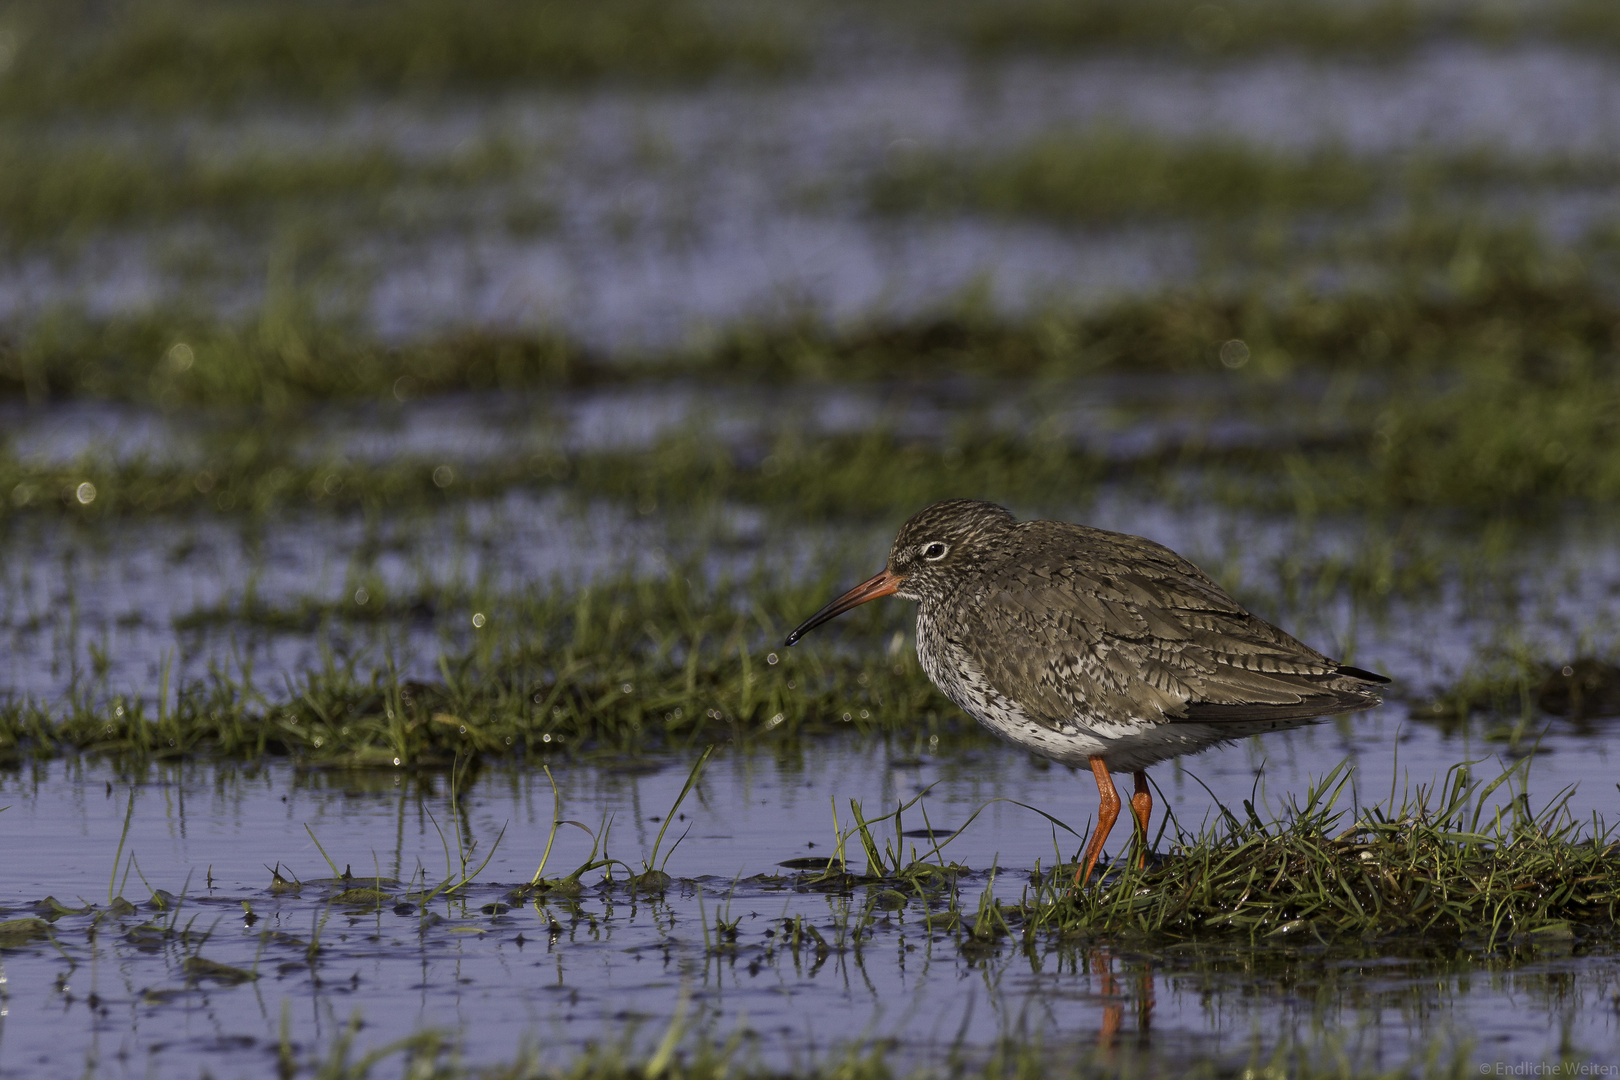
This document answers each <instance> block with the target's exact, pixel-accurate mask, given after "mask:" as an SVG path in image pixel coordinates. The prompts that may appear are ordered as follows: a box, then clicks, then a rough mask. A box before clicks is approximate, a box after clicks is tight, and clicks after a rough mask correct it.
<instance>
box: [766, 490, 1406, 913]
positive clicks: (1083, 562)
mask: <svg viewBox="0 0 1620 1080" xmlns="http://www.w3.org/2000/svg"><path fill="white" fill-rule="evenodd" d="M890 595H894V596H899V597H901V598H902V599H905V600H915V601H916V602H917V659H918V660H919V661H921V663H922V668H923V670H924V671H925V672H927V673H928V677H929V678H930V679H932V680H933V682H934V685H935V686H937V687H939V688H940V690H942V691H943V692H944V694H945V696H946V697H948V698H950V699H951V700H952V701H954V702H955V703H956V704H957V705H959V706H961V707H962V709H963V710H964V711H966V712H967V714H968V715H969V716H972V717H973V718H974V719H975V720H977V721H978V722H979V723H981V724H983V725H984V726H985V727H987V728H989V729H990V730H991V731H993V732H995V733H996V734H997V735H999V736H1001V737H1002V738H1003V739H1006V740H1007V741H1008V742H1011V743H1013V744H1014V745H1015V746H1020V747H1023V748H1024V749H1026V750H1030V751H1033V752H1034V753H1036V754H1040V755H1041V756H1043V757H1048V758H1051V759H1052V760H1054V761H1059V762H1062V763H1063V764H1065V765H1076V766H1077V765H1089V766H1090V768H1091V774H1092V776H1094V777H1095V778H1096V780H1097V793H1098V796H1099V799H1100V804H1099V806H1098V808H1097V826H1096V829H1095V830H1094V831H1093V832H1092V835H1091V842H1090V843H1089V844H1087V845H1086V854H1085V861H1084V863H1083V864H1082V866H1081V868H1080V870H1079V871H1078V872H1077V874H1076V875H1075V881H1076V882H1077V883H1084V882H1085V881H1086V879H1087V878H1089V877H1090V876H1091V871H1092V868H1093V867H1094V866H1095V865H1096V863H1097V857H1098V855H1100V854H1101V853H1102V848H1103V844H1104V843H1105V842H1106V841H1107V839H1108V834H1109V832H1111V831H1112V830H1113V827H1114V821H1115V819H1116V818H1118V816H1119V809H1120V800H1119V793H1118V792H1117V791H1115V789H1114V781H1113V778H1112V777H1111V776H1110V775H1109V773H1110V771H1119V772H1131V773H1134V774H1135V780H1136V792H1135V794H1134V796H1133V797H1132V798H1131V810H1132V812H1133V813H1134V814H1135V816H1136V820H1137V822H1138V823H1139V825H1140V827H1141V842H1142V848H1143V851H1144V853H1145V848H1146V840H1147V835H1148V832H1147V828H1148V819H1149V817H1150V816H1151V814H1152V812H1153V797H1152V795H1151V794H1150V792H1149V790H1148V783H1147V769H1148V767H1149V766H1151V765H1155V764H1157V763H1159V762H1161V761H1164V760H1165V759H1167V758H1172V757H1175V756H1177V755H1179V754H1192V753H1197V752H1199V751H1201V750H1205V749H1208V748H1209V747H1211V746H1215V745H1217V744H1219V743H1225V742H1230V741H1231V740H1233V739H1241V738H1245V737H1247V736H1249V735H1256V734H1259V733H1262V732H1268V731H1280V730H1284V729H1286V728H1291V727H1297V726H1299V725H1300V724H1304V723H1306V722H1308V721H1311V720H1314V719H1318V718H1320V717H1323V716H1329V715H1333V714H1337V713H1346V712H1354V711H1356V710H1358V709H1370V708H1372V707H1373V706H1375V705H1377V704H1379V700H1380V699H1379V696H1378V693H1377V691H1375V690H1374V689H1373V687H1374V686H1376V685H1378V684H1380V683H1387V682H1388V681H1389V680H1388V679H1386V678H1385V677H1384V676H1382V675H1378V674H1375V673H1374V672H1371V671H1363V670H1362V669H1361V668H1355V667H1350V666H1349V665H1346V664H1341V663H1339V662H1338V661H1336V660H1331V659H1329V658H1328V657H1326V656H1324V655H1322V654H1321V653H1319V652H1317V651H1316V650H1315V649H1313V648H1311V647H1310V646H1308V645H1305V644H1303V643H1301V642H1299V641H1296V640H1295V639H1294V638H1292V637H1290V636H1289V635H1287V634H1285V633H1283V632H1282V631H1281V630H1279V629H1277V628H1276V627H1275V626H1272V625H1271V624H1270V623H1268V622H1266V621H1265V620H1264V619H1260V618H1257V617H1256V616H1254V615H1251V614H1249V612H1247V611H1245V610H1244V609H1243V606H1242V605H1240V604H1239V603H1238V602H1237V601H1236V600H1233V599H1232V598H1231V597H1230V596H1228V595H1227V594H1226V592H1225V590H1223V589H1222V588H1221V587H1220V586H1219V585H1217V584H1215V582H1213V581H1211V580H1210V579H1209V577H1208V576H1207V575H1206V574H1205V573H1204V572H1203V571H1202V570H1199V569H1198V567H1196V566H1194V565H1193V564H1192V563H1190V562H1188V561H1187V560H1186V559H1183V558H1182V557H1181V556H1180V555H1177V554H1176V553H1175V552H1173V551H1171V550H1170V549H1169V548H1167V547H1165V546H1163V545H1162V544H1156V543H1154V542H1153V541H1151V540H1144V539H1143V538H1142V537H1140V536H1130V535H1128V534H1126V533H1117V532H1108V531H1106V530H1104V529H1093V528H1089V527H1088V526H1085V525H1070V524H1067V523H1065V522H1060V521H1022V522H1021V521H1018V520H1017V519H1015V518H1014V517H1013V515H1012V513H1011V512H1010V511H1008V510H1007V509H1005V508H1004V507H1000V506H997V505H995V504H994V503H988V502H978V501H975V500H972V499H952V500H950V501H948V502H941V503H935V504H934V505H932V506H929V507H927V508H925V509H924V510H922V511H921V512H920V513H918V514H917V515H916V516H915V517H913V518H912V519H911V520H910V521H908V522H906V523H905V524H904V525H902V526H901V527H900V534H899V535H898V536H896V537H895V540H894V546H893V547H892V548H890V549H889V561H888V564H887V565H886V566H885V567H884V568H883V572H882V573H880V574H877V575H875V576H874V577H871V578H869V579H867V580H866V581H863V582H861V583H860V584H859V585H857V586H855V587H854V588H853V589H850V590H849V591H848V592H846V593H844V594H843V595H842V596H839V597H838V598H837V599H835V600H833V601H832V602H831V603H830V604H828V605H827V606H826V607H824V608H822V609H821V610H820V611H818V612H816V613H815V614H814V615H812V616H810V617H809V618H808V619H806V620H805V621H804V622H803V623H802V624H800V626H799V627H798V628H797V629H795V630H794V631H793V632H792V633H791V634H789V635H788V637H787V644H788V645H792V644H794V643H795V642H796V641H798V640H799V639H800V638H801V637H803V636H804V635H805V634H806V633H808V632H809V631H810V630H812V629H814V628H815V627H817V626H820V625H821V624H822V623H824V622H826V621H827V620H828V619H831V618H834V617H835V616H838V615H841V614H843V613H844V612H846V611H848V610H849V609H850V608H853V607H855V606H857V605H859V604H864V603H866V602H867V601H868V600H876V599H877V598H878V597H880V596H890Z"/></svg>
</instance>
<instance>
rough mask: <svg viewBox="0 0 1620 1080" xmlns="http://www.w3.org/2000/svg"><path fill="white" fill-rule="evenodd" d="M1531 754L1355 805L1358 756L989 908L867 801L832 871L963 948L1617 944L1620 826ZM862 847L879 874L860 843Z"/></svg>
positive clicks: (988, 899) (1172, 827) (1061, 871)
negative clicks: (1544, 794)
mask: <svg viewBox="0 0 1620 1080" xmlns="http://www.w3.org/2000/svg"><path fill="white" fill-rule="evenodd" d="M1475 764H1477V763H1475ZM1527 764H1528V763H1527V762H1524V761H1521V762H1520V763H1519V764H1518V765H1516V766H1513V767H1512V768H1510V769H1508V770H1507V771H1505V772H1503V773H1501V774H1500V775H1499V776H1496V777H1495V779H1492V780H1490V781H1489V782H1486V781H1484V780H1482V779H1480V777H1479V776H1478V775H1476V774H1475V772H1474V771H1473V769H1472V766H1471V764H1469V763H1464V764H1460V765H1457V766H1454V767H1453V768H1452V769H1450V770H1449V771H1448V772H1447V774H1446V776H1445V778H1444V779H1443V780H1442V781H1440V782H1439V783H1438V784H1436V785H1434V786H1432V787H1425V786H1422V785H1419V786H1418V787H1417V788H1416V789H1415V790H1411V789H1409V790H1408V791H1407V792H1406V793H1405V794H1404V795H1402V796H1401V797H1400V799H1399V800H1398V801H1397V799H1396V797H1395V793H1394V792H1393V791H1392V792H1391V795H1390V799H1389V801H1388V802H1387V803H1378V804H1373V805H1371V806H1366V807H1352V806H1349V805H1346V804H1348V803H1350V802H1351V801H1352V799H1353V795H1354V790H1353V788H1351V786H1350V785H1351V780H1352V777H1353V773H1352V772H1351V771H1350V770H1349V766H1348V763H1344V764H1341V765H1339V766H1338V767H1337V768H1335V769H1333V770H1332V771H1331V772H1329V773H1328V774H1327V775H1326V776H1325V777H1323V778H1321V779H1320V780H1318V781H1316V782H1314V783H1313V784H1311V786H1310V787H1309V789H1308V790H1307V791H1306V792H1305V793H1304V795H1303V797H1291V799H1290V803H1289V805H1288V807H1287V809H1286V810H1285V812H1283V813H1281V814H1278V815H1275V816H1273V817H1272V818H1271V819H1270V820H1266V819H1264V818H1262V817H1261V816H1260V814H1259V813H1258V812H1257V811H1256V809H1255V807H1254V806H1253V804H1252V803H1251V802H1250V801H1249V800H1244V802H1243V806H1242V812H1241V814H1240V813H1237V812H1235V811H1234V810H1232V809H1228V808H1227V807H1224V806H1219V807H1218V809H1219V811H1220V814H1219V817H1218V818H1217V819H1216V820H1214V821H1212V822H1211V823H1209V824H1208V825H1206V826H1205V827H1204V828H1203V829H1201V830H1197V831H1188V830H1186V829H1184V828H1182V826H1180V825H1179V824H1177V823H1169V824H1168V825H1161V827H1160V828H1161V831H1165V830H1167V831H1168V833H1169V838H1168V840H1165V841H1163V843H1162V847H1161V848H1160V849H1159V853H1158V854H1156V855H1155V856H1154V857H1153V858H1151V859H1149V860H1148V862H1147V864H1146V866H1145V867H1139V866H1138V865H1137V857H1136V855H1135V854H1134V853H1133V852H1127V853H1126V855H1125V856H1124V857H1122V858H1120V859H1119V860H1118V861H1117V864H1116V865H1115V866H1114V867H1112V868H1111V869H1110V870H1109V871H1108V872H1107V873H1106V874H1103V875H1102V876H1101V877H1098V878H1094V879H1093V880H1092V881H1091V882H1090V883H1089V884H1088V885H1087V886H1086V887H1084V888H1079V889H1077V888H1075V887H1074V876H1075V871H1076V869H1077V868H1076V866H1075V865H1072V864H1069V863H1067V862H1064V861H1062V860H1061V858H1060V859H1059V861H1058V862H1057V863H1056V864H1055V865H1054V866H1053V867H1052V868H1051V869H1050V870H1048V871H1045V872H1042V871H1040V870H1039V868H1037V870H1036V872H1035V873H1034V874H1032V875H1030V876H1029V877H1028V878H1027V879H1025V880H1027V881H1028V884H1027V885H1026V886H1025V888H1024V889H1023V892H1022V895H1021V897H1020V898H1019V899H1017V900H1016V901H997V900H996V899H995V898H994V895H993V888H992V887H987V888H986V890H985V892H984V893H983V894H982V896H981V897H980V900H979V903H978V906H977V910H976V911H975V910H973V909H971V908H969V907H967V906H965V905H963V904H962V902H961V897H960V895H959V890H957V889H955V888H954V887H953V886H950V882H952V881H954V880H955V879H956V878H958V877H960V876H961V868H952V867H950V866H947V865H946V864H945V863H944V861H943V858H942V857H939V856H936V855H934V854H933V853H928V854H925V855H923V856H922V857H921V858H918V857H917V855H916V853H915V849H913V854H912V857H911V858H912V860H913V861H910V862H905V861H904V860H903V859H901V858H900V857H899V850H898V849H896V848H895V847H894V845H893V843H892V842H889V841H883V844H884V847H883V850H882V851H881V852H880V851H879V850H878V847H879V842H880V838H881V836H882V832H883V828H885V827H888V826H886V825H885V823H886V822H889V821H892V820H895V814H893V813H891V814H888V815H885V816H884V817H882V818H874V819H866V818H863V817H862V816H861V813H860V808H859V806H855V805H852V810H853V813H854V817H855V824H854V825H853V826H852V827H851V828H849V829H848V830H847V831H845V832H844V833H841V834H840V837H839V841H838V844H837V845H836V849H835V853H834V855H833V857H832V859H831V861H830V863H829V865H828V868H827V870H826V871H825V873H826V874H835V875H838V876H839V877H840V878H841V879H849V880H850V881H853V882H864V883H867V884H876V885H881V886H883V887H886V888H890V889H893V890H895V891H896V892H897V893H898V894H900V895H902V896H903V895H908V894H909V895H923V896H925V897H927V896H931V899H927V900H925V903H926V904H927V905H928V906H930V907H932V908H933V909H934V910H935V911H936V912H937V914H936V916H935V921H937V922H938V924H939V925H940V926H941V927H943V928H945V929H947V930H948V931H950V932H952V933H953V934H954V935H955V936H956V937H957V939H958V941H959V942H961V943H962V944H963V945H964V946H967V945H969V944H971V942H973V941H974V940H978V941H980V942H983V943H990V942H995V941H996V940H998V939H1002V938H1014V939H1022V941H1023V943H1024V945H1025V946H1026V947H1028V946H1029V945H1030V944H1031V943H1033V942H1036V941H1041V940H1045V939H1047V938H1049V937H1052V936H1056V937H1058V938H1060V939H1075V938H1079V937H1085V936H1090V935H1109V936H1110V937H1112V938H1113V939H1115V940H1121V941H1126V942H1131V943H1133V944H1136V945H1138V946H1144V947H1147V946H1151V947H1153V948H1160V949H1162V948H1164V947H1166V946H1168V945H1171V944H1174V943H1175V942H1178V941H1184V942H1195V941H1210V940H1220V939H1239V940H1243V941H1246V942H1247V943H1248V944H1249V945H1251V946H1258V947H1260V948H1261V949H1262V950H1263V949H1266V948H1276V947H1281V948H1284V949H1288V948H1293V947H1296V946H1299V945H1303V944H1304V943H1307V942H1309V943H1315V944H1317V945H1324V946H1325V945H1330V944H1334V943H1344V942H1347V941H1348V942H1364V941H1369V940H1373V941H1376V942H1377V943H1378V946H1379V948H1380V949H1381V950H1382V951H1383V952H1384V953H1385V954H1386V955H1387V954H1388V953H1390V952H1396V951H1401V950H1403V949H1408V948H1410V947H1411V946H1412V945H1413V944H1414V943H1421V944H1422V947H1429V946H1433V945H1435V944H1438V943H1441V942H1446V943H1452V944H1455V945H1461V946H1462V947H1464V948H1465V949H1467V950H1469V951H1471V952H1472V953H1473V954H1475V955H1476V956H1480V955H1484V954H1488V953H1490V952H1492V951H1495V950H1498V949H1506V948H1515V947H1527V948H1534V947H1535V946H1537V945H1554V946H1556V947H1561V948H1566V949H1567V948H1568V947H1569V945H1570V943H1572V942H1574V943H1576V944H1587V945H1595V944H1598V943H1600V942H1601V943H1608V944H1612V943H1614V942H1615V941H1616V940H1617V939H1620V938H1617V927H1620V838H1617V837H1616V836H1615V834H1614V830H1613V828H1612V827H1609V826H1607V825H1605V824H1604V823H1603V822H1601V821H1597V820H1594V821H1587V822H1582V821H1578V820H1576V819H1575V818H1574V817H1573V816H1572V815H1571V814H1570V813H1569V812H1568V811H1567V810H1566V808H1565V805H1566V803H1567V801H1568V799H1569V797H1570V796H1571V795H1572V794H1573V792H1572V791H1565V792H1563V793H1561V794H1560V795H1559V796H1558V797H1556V798H1554V799H1553V800H1552V801H1551V803H1550V804H1548V805H1546V806H1545V807H1542V808H1541V809H1539V810H1537V811H1534V812H1532V811H1531V809H1530V808H1529V796H1528V792H1527V781H1526V772H1525V770H1526V768H1527ZM1499 789H1502V794H1501V795H1497V794H1496V793H1497V791H1498V790H1499ZM1493 796H1494V798H1493ZM914 801H915V800H914ZM895 828H898V827H897V826H896V827H895ZM1065 839H1069V838H1068V837H1067V836H1065ZM857 841H858V847H857ZM902 843H903V841H902ZM1140 843H1141V839H1140V838H1139V839H1138V840H1137V844H1138V845H1139V844H1140ZM861 849H864V851H865V852H866V869H865V872H864V874H862V873H859V872H857V871H856V869H855V864H853V863H851V862H850V861H849V858H848V855H847V854H846V852H848V853H850V854H853V853H854V851H856V850H861ZM885 856H887V858H885ZM1020 877H1022V875H1020ZM1261 955H1263V953H1262V954H1261Z"/></svg>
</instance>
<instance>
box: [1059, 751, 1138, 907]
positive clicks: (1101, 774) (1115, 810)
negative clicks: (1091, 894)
mask: <svg viewBox="0 0 1620 1080" xmlns="http://www.w3.org/2000/svg"><path fill="white" fill-rule="evenodd" d="M1091 775H1092V776H1094V777H1096V779H1097V795H1098V798H1099V800H1100V802H1099V803H1098V806H1097V828H1096V829H1095V830H1094V831H1093V832H1092V834H1091V843H1089V844H1087V845H1086V861H1085V865H1083V866H1082V867H1081V868H1080V871H1079V872H1078V873H1076V874H1075V875H1074V883H1075V884H1076V885H1084V884H1085V883H1086V879H1087V878H1089V877H1090V876H1091V868H1092V867H1094V866H1096V865H1097V857H1098V856H1099V855H1101V854H1102V849H1103V844H1105V843H1106V842H1107V841H1108V834H1109V833H1110V832H1112V831H1113V830H1114V821H1115V819H1117V818H1118V817H1119V792H1117V791H1115V790H1114V778H1113V777H1111V776H1109V775H1108V766H1106V765H1104V764H1103V759H1102V758H1101V757H1099V756H1098V755H1096V754H1093V755H1092V756H1091ZM1131 805H1132V807H1134V806H1135V805H1136V803H1135V800H1134V799H1133V800H1132V802H1131Z"/></svg>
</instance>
